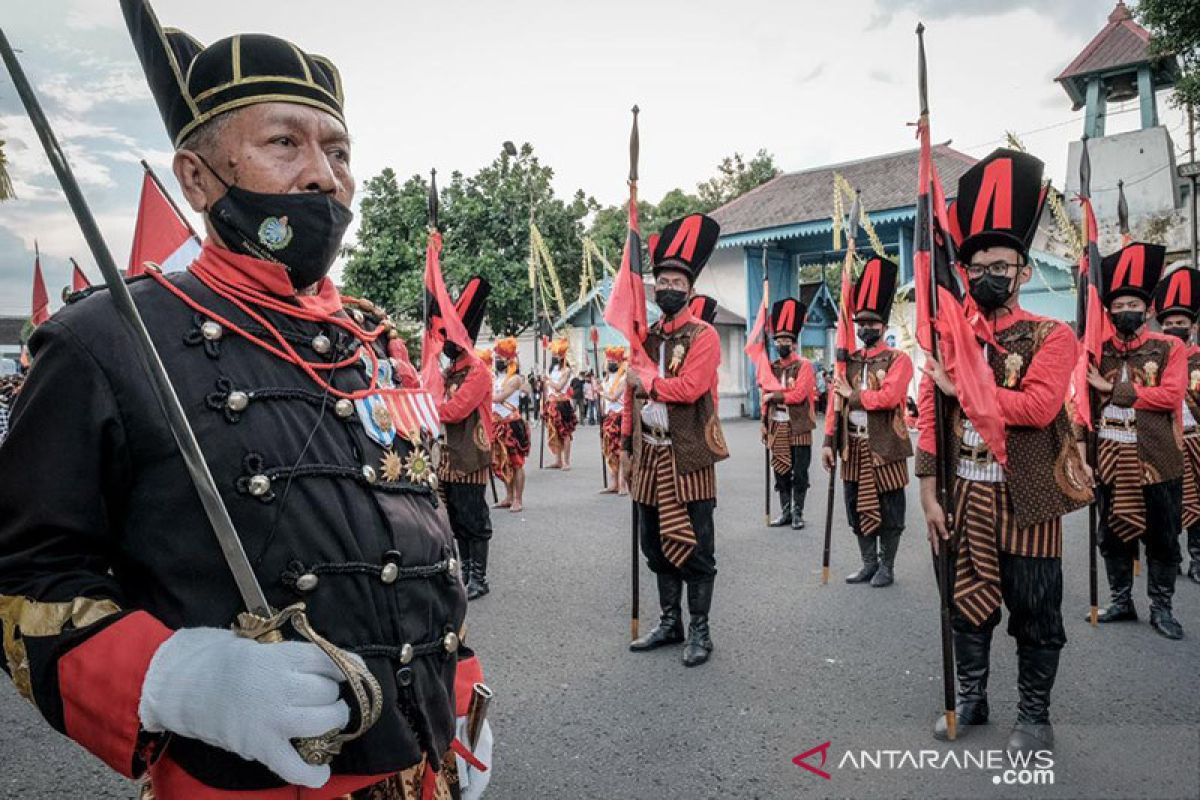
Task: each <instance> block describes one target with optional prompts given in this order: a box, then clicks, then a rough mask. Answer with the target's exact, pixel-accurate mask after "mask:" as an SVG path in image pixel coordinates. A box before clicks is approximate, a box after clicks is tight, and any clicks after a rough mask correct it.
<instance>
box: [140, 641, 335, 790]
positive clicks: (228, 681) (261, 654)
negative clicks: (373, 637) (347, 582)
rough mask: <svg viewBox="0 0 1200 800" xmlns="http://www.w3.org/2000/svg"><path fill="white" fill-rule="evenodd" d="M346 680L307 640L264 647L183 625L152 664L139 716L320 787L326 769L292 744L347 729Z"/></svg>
mask: <svg viewBox="0 0 1200 800" xmlns="http://www.w3.org/2000/svg"><path fill="white" fill-rule="evenodd" d="M344 679H345V677H344V676H343V675H342V672H341V670H339V669H338V668H337V667H336V666H335V665H334V663H333V662H332V661H331V660H330V659H329V657H328V656H327V655H325V654H324V653H322V652H321V650H320V648H318V647H317V646H316V645H315V644H312V643H310V642H279V643H277V644H259V643H258V642H255V641H253V640H251V639H243V638H241V637H240V636H238V635H237V634H235V633H234V632H233V631H230V630H222V629H219V628H184V629H183V630H179V631H176V632H175V633H174V634H172V635H171V637H170V638H169V639H167V640H166V641H165V642H163V643H162V644H161V645H160V646H159V648H158V650H157V651H156V652H155V653H154V657H153V658H152V659H151V660H150V667H149V668H148V669H147V670H146V677H145V680H144V681H143V682H142V699H141V702H140V703H139V704H138V716H139V717H141V721H142V727H144V728H145V729H146V730H147V731H152V732H159V731H170V732H172V733H177V734H179V735H180V736H186V737H188V738H190V739H199V740H200V741H202V742H205V743H207V744H210V745H213V746H214V747H220V748H222V749H223V750H228V751H229V752H231V753H237V754H238V755H239V756H241V757H242V758H248V759H252V760H254V761H258V762H261V763H262V764H265V765H266V766H267V767H268V768H269V769H270V770H271V771H272V772H274V773H275V774H276V775H278V776H279V777H281V778H283V779H284V780H285V781H287V782H288V783H289V784H293V785H299V786H307V787H309V788H313V789H316V788H319V787H321V786H324V785H325V784H326V783H327V782H328V781H329V775H330V771H329V767H328V766H313V765H311V764H306V763H304V760H303V759H302V758H300V755H299V754H298V753H297V752H296V749H295V748H294V747H292V744H291V742H290V741H289V740H290V739H292V738H295V737H308V736H320V735H321V734H323V733H326V732H327V731H330V730H332V729H334V728H338V729H341V728H344V727H346V725H347V724H348V723H349V721H350V708H349V707H348V706H347V705H346V704H345V703H344V702H343V701H341V700H339V699H338V684H339V683H340V682H341V681H342V680H344Z"/></svg>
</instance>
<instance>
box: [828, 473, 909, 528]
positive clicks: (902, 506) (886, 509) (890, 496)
mask: <svg viewBox="0 0 1200 800" xmlns="http://www.w3.org/2000/svg"><path fill="white" fill-rule="evenodd" d="M842 486H843V487H845V491H844V492H843V493H842V494H843V495H844V496H845V498H846V519H848V520H849V521H850V530H852V531H853V532H854V535H855V536H861V535H862V534H861V533H860V532H859V527H858V481H846V482H844V483H843V484H842ZM907 508H908V501H907V500H906V499H905V497H904V490H903V489H896V490H895V491H892V492H880V493H879V512H880V514H879V515H880V517H882V522H881V524H880V526H879V531H878V532H877V533H876V536H875V538H877V539H879V540H880V541H883V537H884V536H899V535H900V534H902V533H904V514H905V511H906V510H907Z"/></svg>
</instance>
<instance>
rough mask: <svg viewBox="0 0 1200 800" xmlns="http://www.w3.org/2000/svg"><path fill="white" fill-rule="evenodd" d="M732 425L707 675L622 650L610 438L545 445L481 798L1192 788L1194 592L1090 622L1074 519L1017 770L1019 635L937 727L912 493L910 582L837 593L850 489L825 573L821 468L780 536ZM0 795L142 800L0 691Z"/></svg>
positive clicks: (505, 593) (622, 586)
mask: <svg viewBox="0 0 1200 800" xmlns="http://www.w3.org/2000/svg"><path fill="white" fill-rule="evenodd" d="M726 436H727V438H728V440H729V444H730V449H731V451H732V454H733V455H732V457H731V458H730V459H729V460H728V461H726V462H724V463H722V464H721V465H720V466H719V467H718V487H719V505H718V509H717V518H716V522H717V556H718V564H719V568H720V575H719V577H718V579H717V585H716V593H715V599H714V603H713V614H712V619H713V640H714V642H715V645H716V649H715V651H714V654H713V658H712V660H711V661H710V662H709V663H708V664H707V665H706V666H704V667H701V668H698V669H685V668H684V667H682V665H681V664H680V663H679V655H680V651H679V649H678V648H669V649H663V650H659V651H656V652H653V653H643V654H634V653H630V652H628V650H627V649H626V646H627V643H628V638H629V597H628V595H629V504H628V501H627V500H625V499H617V498H615V497H611V496H600V495H598V494H596V491H597V490H598V489H599V488H600V473H599V457H598V446H597V438H598V433H597V429H596V428H594V427H583V428H581V429H580V430H579V432H578V435H577V443H576V451H577V452H576V464H575V469H573V470H572V471H570V472H566V473H560V472H550V471H544V472H539V471H538V470H537V469H536V457H537V453H536V451H535V452H534V456H533V459H532V462H533V464H532V468H531V470H530V477H529V486H528V489H527V492H526V494H527V497H526V502H527V508H526V510H525V511H524V512H523V513H521V514H510V513H508V512H495V514H494V517H493V524H494V527H495V539H494V541H493V548H492V553H493V556H492V560H493V563H492V568H491V579H492V587H493V591H492V593H491V595H489V596H488V597H486V598H483V599H481V600H479V601H476V602H473V603H472V604H471V611H470V615H469V620H468V621H469V625H470V635H469V638H470V641H471V643H472V645H473V646H474V647H475V648H476V650H477V651H478V652H479V654H480V655H481V657H482V658H483V659H484V665H485V670H486V673H487V680H488V682H489V683H490V684H491V686H492V687H493V688H494V689H495V690H496V693H497V699H496V701H495V702H494V705H493V711H492V723H493V725H494V728H495V731H496V734H497V738H498V745H497V751H496V772H495V777H494V779H493V783H492V787H491V789H490V790H489V792H488V797H489V798H491V799H492V800H505V799H507V798H514V799H517V798H520V799H521V800H525V799H526V798H560V797H561V798H565V797H573V798H615V797H637V798H717V797H720V798H727V797H739V798H740V797H745V798H791V797H852V798H893V797H914V796H917V797H923V798H934V797H972V798H992V797H1005V798H1008V797H1013V798H1017V797H1035V798H1041V797H1045V798H1126V797H1129V798H1133V797H1138V798H1142V797H1145V798H1176V797H1178V798H1196V797H1200V690H1198V683H1200V586H1197V585H1195V584H1193V583H1191V582H1188V581H1187V580H1186V579H1183V578H1181V579H1180V582H1179V584H1178V590H1177V593H1176V615H1177V616H1178V617H1179V619H1180V620H1181V621H1182V622H1183V624H1184V626H1185V628H1186V629H1187V632H1188V636H1187V638H1185V639H1184V640H1183V641H1180V642H1170V641H1167V640H1165V639H1163V638H1161V637H1159V636H1158V635H1157V634H1155V633H1154V632H1153V630H1151V628H1150V627H1149V625H1148V624H1147V623H1146V622H1145V621H1144V620H1145V618H1146V616H1147V614H1148V612H1147V606H1148V604H1147V601H1146V598H1145V581H1144V577H1143V578H1138V579H1137V581H1136V585H1135V598H1136V600H1137V603H1138V608H1139V610H1140V611H1141V612H1142V615H1143V621H1142V622H1139V623H1124V624H1120V625H1115V626H1108V627H1102V628H1099V629H1092V628H1091V627H1090V626H1088V625H1087V624H1086V622H1085V621H1084V619H1085V616H1086V611H1087V527H1086V526H1087V519H1086V516H1085V515H1084V514H1082V513H1076V514H1074V515H1072V516H1071V517H1070V518H1068V520H1067V525H1066V536H1065V539H1066V541H1065V551H1066V555H1065V559H1064V571H1065V574H1066V590H1065V598H1064V611H1065V614H1066V617H1067V636H1068V639H1069V642H1068V644H1067V647H1066V649H1065V650H1064V653H1063V657H1062V663H1061V667H1060V670H1059V678H1058V684H1057V686H1056V689H1055V693H1054V698H1053V706H1052V716H1053V719H1054V722H1055V727H1056V731H1057V734H1058V748H1057V753H1056V754H1055V760H1054V763H1053V765H1052V770H1051V774H1047V773H1044V772H1043V773H1038V774H1034V773H1033V772H1029V771H1027V772H1025V773H1020V772H1012V773H1006V772H1005V769H1006V768H1007V767H1009V766H1010V765H1009V764H1007V763H1004V762H997V761H995V759H1000V758H1002V756H1001V754H999V753H989V752H987V751H989V750H1001V749H1003V747H1004V743H1005V741H1006V738H1007V735H1008V731H1009V728H1010V727H1011V724H1012V721H1013V719H1014V717H1015V713H1016V700H1017V692H1016V658H1015V646H1014V644H1013V641H1012V639H1010V638H1009V637H1008V636H1007V635H1006V634H1005V633H1004V630H1003V627H1002V628H1000V629H998V630H997V633H996V636H995V641H994V646H993V650H992V653H993V660H992V665H993V668H992V680H991V687H990V697H991V707H992V723H993V724H991V725H989V726H987V727H986V728H984V729H982V730H977V731H973V732H972V733H971V735H970V736H968V737H966V738H963V739H960V740H959V741H958V742H956V743H953V744H952V745H943V744H941V743H937V742H935V741H934V740H933V739H932V738H931V737H930V735H929V729H930V725H931V723H932V720H933V718H934V715H935V714H936V712H937V710H938V708H939V707H940V703H941V661H940V651H939V634H938V630H939V629H938V609H937V594H936V591H935V590H934V587H933V582H932V580H933V579H932V569H931V566H930V559H929V553H928V549H927V547H926V544H925V541H924V536H923V532H922V531H923V527H922V525H921V515H920V509H919V507H918V504H917V502H916V494H915V487H910V491H909V513H908V531H907V532H906V534H905V538H904V539H903V540H902V542H901V547H900V554H899V557H898V559H897V578H898V579H897V583H896V585H894V586H892V587H890V588H887V589H874V588H871V587H869V586H848V585H845V584H843V583H842V581H841V577H842V576H843V575H845V574H847V573H849V572H851V571H853V569H855V567H856V566H857V548H856V547H855V546H854V544H853V542H852V541H850V538H849V534H848V532H847V529H846V524H845V517H844V514H843V512H842V510H841V497H840V494H839V496H838V500H837V504H838V505H837V509H836V511H835V515H834V524H835V529H834V541H833V559H832V561H833V576H834V577H833V579H832V580H831V581H830V583H829V585H827V586H822V585H821V584H820V556H821V526H820V523H821V521H823V519H824V508H825V486H826V480H825V476H824V473H823V472H822V471H821V469H820V466H819V464H818V463H817V462H818V459H816V458H814V459H813V473H812V478H813V483H814V488H813V491H812V492H810V495H809V502H808V508H807V513H806V517H807V519H808V520H809V523H810V527H809V528H808V529H807V530H805V531H802V532H793V531H791V530H787V529H785V530H777V529H767V528H765V527H764V526H763V509H762V504H763V457H762V450H761V448H760V446H759V445H758V439H757V425H756V424H755V423H749V422H738V423H731V424H729V425H727V426H726ZM773 505H775V506H776V508H777V503H775V502H773ZM641 574H642V589H643V591H642V599H641V604H642V624H643V629H645V627H646V626H649V625H650V624H652V622H653V618H654V616H655V615H656V613H657V599H656V596H655V594H654V591H653V581H652V576H651V575H650V573H649V572H648V571H646V570H645V569H644V568H643V569H642V573H641ZM1101 581H1102V583H1103V574H1102V575H1101ZM825 743H829V744H828V746H827V747H826V748H824V749H823V750H821V749H820V747H821V746H822V745H824V744H825ZM813 748H818V749H817V750H816V751H815V752H814V753H813V754H812V755H810V756H808V757H807V758H805V759H803V761H804V763H805V764H808V765H811V766H812V767H813V768H815V769H816V770H820V771H822V772H824V773H825V774H827V775H828V776H829V777H828V778H826V777H824V776H823V775H821V774H818V773H817V772H816V771H814V770H810V769H806V768H803V767H801V766H798V765H797V764H795V763H793V758H794V757H796V756H798V755H799V754H802V753H805V752H806V751H809V750H810V749H813ZM822 753H823V754H824V755H825V761H824V763H822ZM989 759H992V761H990V762H989ZM980 763H982V764H984V765H985V766H984V767H983V768H980V767H979V766H978V765H979V764H980ZM1037 766H1044V765H1037ZM889 767H890V768H889ZM1022 780H1025V781H1029V780H1038V781H1040V782H1041V783H1040V784H1038V785H1022V784H1021V783H1019V781H1022ZM1049 780H1052V781H1053V783H1052V785H1046V783H1045V782H1046V781H1049ZM0 796H2V797H5V798H7V797H11V798H22V799H30V800H32V799H33V798H128V797H131V796H132V787H131V786H130V784H128V783H127V782H125V781H122V780H120V779H117V778H114V777H112V776H111V774H110V773H108V772H107V771H106V768H104V767H103V766H101V765H100V764H99V762H98V761H96V760H95V759H93V758H91V757H90V756H89V755H87V754H86V753H84V752H83V751H82V750H80V749H79V748H78V747H76V746H75V745H74V744H72V743H71V742H69V741H68V740H66V739H65V738H63V737H61V736H59V735H58V734H56V733H54V732H53V731H51V730H50V729H49V728H48V727H47V726H46V725H44V724H43V723H42V722H41V720H40V718H38V717H37V716H36V715H35V714H34V712H33V710H32V708H31V707H29V706H28V705H27V704H26V703H24V702H23V701H22V700H20V699H19V698H18V697H17V695H16V693H15V692H14V691H13V690H12V687H11V686H10V685H8V684H7V683H6V682H5V683H3V685H2V686H0Z"/></svg>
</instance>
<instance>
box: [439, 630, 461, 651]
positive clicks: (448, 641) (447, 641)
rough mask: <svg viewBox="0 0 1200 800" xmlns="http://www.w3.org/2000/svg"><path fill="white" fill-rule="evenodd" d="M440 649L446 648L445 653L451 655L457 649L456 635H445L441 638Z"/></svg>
mask: <svg viewBox="0 0 1200 800" xmlns="http://www.w3.org/2000/svg"><path fill="white" fill-rule="evenodd" d="M442 647H444V648H446V652H447V653H453V652H454V651H455V650H457V649H458V634H457V633H447V634H446V635H445V636H444V637H442Z"/></svg>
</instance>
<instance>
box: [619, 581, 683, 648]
mask: <svg viewBox="0 0 1200 800" xmlns="http://www.w3.org/2000/svg"><path fill="white" fill-rule="evenodd" d="M657 577H658V604H659V605H660V606H661V607H662V616H661V617H659V619H658V624H657V625H655V626H654V627H653V628H651V629H650V632H649V633H647V634H646V635H645V636H642V637H640V638H637V639H634V640H633V641H632V642H630V643H629V649H630V650H633V651H634V652H641V651H642V650H653V649H654V648H656V647H662V646H663V645H667V644H678V643H679V642H682V641H683V616H682V612H681V610H680V608H679V604H680V602H681V601H682V600H683V578H680V577H679V576H678V575H664V574H659V575H658V576H657Z"/></svg>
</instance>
